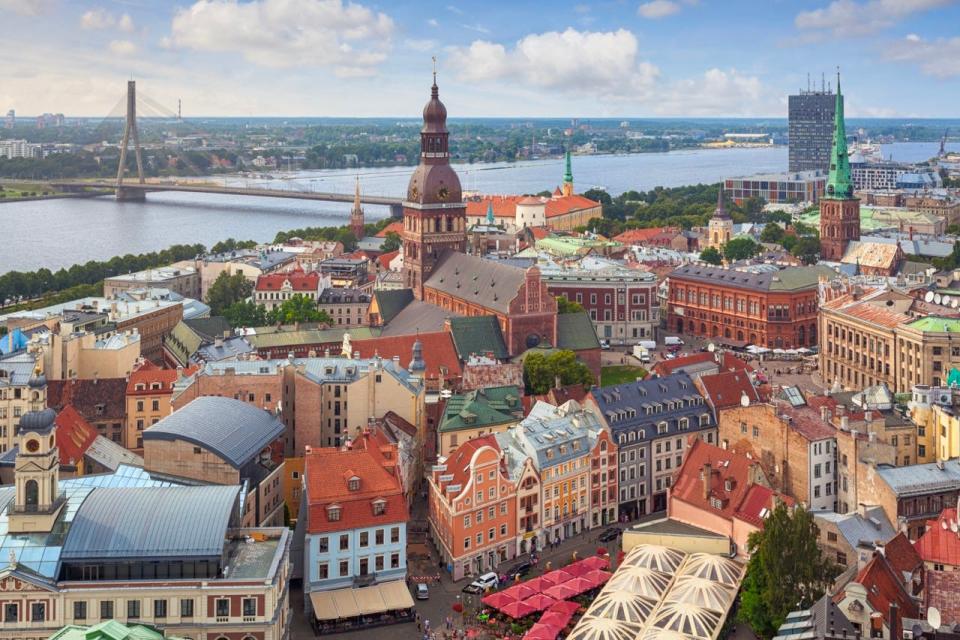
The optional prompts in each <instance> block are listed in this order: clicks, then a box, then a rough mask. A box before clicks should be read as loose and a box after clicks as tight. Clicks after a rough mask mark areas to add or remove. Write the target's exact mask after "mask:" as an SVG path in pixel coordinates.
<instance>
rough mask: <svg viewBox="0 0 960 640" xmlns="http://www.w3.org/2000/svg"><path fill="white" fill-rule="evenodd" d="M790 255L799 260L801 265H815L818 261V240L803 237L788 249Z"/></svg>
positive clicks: (812, 237)
mask: <svg viewBox="0 0 960 640" xmlns="http://www.w3.org/2000/svg"><path fill="white" fill-rule="evenodd" d="M790 253H792V254H793V255H794V256H796V257H797V258H799V259H800V261H801V262H803V264H816V262H817V260H819V259H820V238H817V237H816V236H803V237H802V238H797V242H796V244H795V245H793V247H792V248H791V249H790Z"/></svg>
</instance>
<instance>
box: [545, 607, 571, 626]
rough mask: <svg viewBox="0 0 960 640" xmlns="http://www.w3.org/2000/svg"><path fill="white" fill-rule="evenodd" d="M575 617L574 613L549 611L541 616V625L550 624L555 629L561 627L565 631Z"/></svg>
mask: <svg viewBox="0 0 960 640" xmlns="http://www.w3.org/2000/svg"><path fill="white" fill-rule="evenodd" d="M572 617H573V613H564V612H563V611H550V610H549V609H548V610H547V612H546V613H544V614H543V615H542V616H540V620H539V623H540V624H549V625H553V626H554V627H559V628H560V629H563V628H564V627H565V626H567V623H568V622H570V618H572Z"/></svg>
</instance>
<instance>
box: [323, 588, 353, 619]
mask: <svg viewBox="0 0 960 640" xmlns="http://www.w3.org/2000/svg"><path fill="white" fill-rule="evenodd" d="M353 591H354V590H353V589H337V590H336V591H331V592H330V595H331V596H333V604H334V605H336V607H337V617H338V618H353V617H355V616H358V615H360V607H358V606H357V600H356V598H354V597H353Z"/></svg>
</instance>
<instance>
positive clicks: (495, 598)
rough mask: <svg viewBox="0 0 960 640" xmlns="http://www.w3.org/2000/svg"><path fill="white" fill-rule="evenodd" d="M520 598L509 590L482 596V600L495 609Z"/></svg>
mask: <svg viewBox="0 0 960 640" xmlns="http://www.w3.org/2000/svg"><path fill="white" fill-rule="evenodd" d="M518 599H519V598H517V597H515V596H514V595H513V594H511V593H509V590H507V591H497V592H496V593H491V594H490V595H488V596H483V597H482V598H480V602H482V603H483V604H485V605H487V606H488V607H493V608H494V609H502V608H503V607H504V606H505V605H507V604H510V603H511V602H516V601H517V600H518Z"/></svg>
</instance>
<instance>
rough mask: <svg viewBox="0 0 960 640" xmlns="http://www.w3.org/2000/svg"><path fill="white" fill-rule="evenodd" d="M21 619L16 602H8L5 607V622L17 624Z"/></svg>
mask: <svg viewBox="0 0 960 640" xmlns="http://www.w3.org/2000/svg"><path fill="white" fill-rule="evenodd" d="M19 618H20V609H19V607H18V606H17V604H16V603H14V602H8V603H6V604H5V605H3V621H4V622H17V621H18V620H19Z"/></svg>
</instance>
